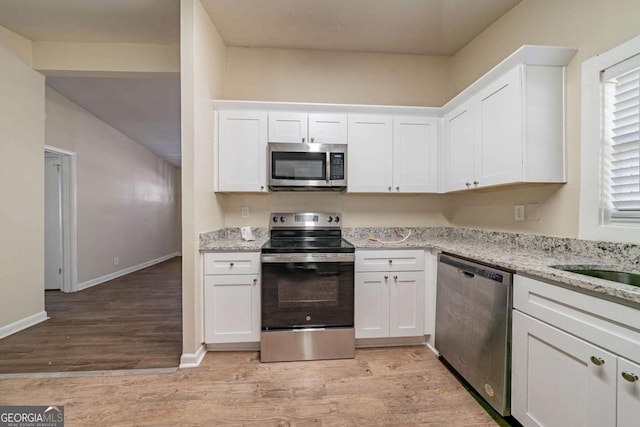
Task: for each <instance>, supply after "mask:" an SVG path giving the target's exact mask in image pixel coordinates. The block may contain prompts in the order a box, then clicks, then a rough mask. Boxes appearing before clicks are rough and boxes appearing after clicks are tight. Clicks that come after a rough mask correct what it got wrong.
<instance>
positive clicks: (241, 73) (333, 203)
mask: <svg viewBox="0 0 640 427" xmlns="http://www.w3.org/2000/svg"><path fill="white" fill-rule="evenodd" d="M227 52H228V62H227V72H226V77H225V86H224V96H225V98H226V99H246V100H259V101H292V102H326V103H344V104H381V105H423V106H424V105H427V106H441V105H443V104H444V103H445V102H446V101H448V100H449V99H450V98H451V97H452V92H451V85H450V77H449V74H450V61H451V60H450V58H449V57H443V56H425V55H394V54H375V53H352V52H327V51H312V50H298V49H263V48H235V47H233V48H232V47H230V48H228V49H227ZM223 206H224V213H225V225H226V226H242V225H252V226H266V225H267V224H268V217H269V213H270V212H274V211H278V210H284V211H300V210H320V211H338V212H343V213H344V221H345V225H349V226H356V225H362V226H366V225H368V226H374V225H380V226H382V225H414V226H427V225H443V224H447V220H446V218H445V217H444V213H445V211H446V207H447V205H446V198H445V197H443V196H437V195H420V196H418V195H413V196H396V197H388V196H385V195H350V194H335V193H294V194H291V193H275V194H254V195H238V194H230V195H228V196H226V198H225V199H224V201H223ZM242 206H248V207H249V209H250V217H249V218H241V215H240V209H241V207H242Z"/></svg>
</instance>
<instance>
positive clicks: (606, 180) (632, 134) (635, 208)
mask: <svg viewBox="0 0 640 427" xmlns="http://www.w3.org/2000/svg"><path fill="white" fill-rule="evenodd" d="M603 88H604V93H603V101H604V112H603V113H604V115H603V131H604V135H603V142H604V145H603V149H604V153H603V154H604V156H603V159H604V161H603V162H602V165H603V174H602V177H603V186H602V187H603V188H602V192H603V194H602V196H603V197H602V201H603V214H604V215H603V216H604V219H605V221H606V222H636V221H640V55H636V56H634V57H632V58H629V59H628V60H626V61H623V62H622V63H619V64H616V65H615V66H613V67H611V68H609V69H607V70H605V71H604V72H603Z"/></svg>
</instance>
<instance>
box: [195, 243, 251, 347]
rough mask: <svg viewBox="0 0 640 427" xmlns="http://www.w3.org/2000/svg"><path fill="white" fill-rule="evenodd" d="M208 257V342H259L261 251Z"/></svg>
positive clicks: (212, 254) (206, 339)
mask: <svg viewBox="0 0 640 427" xmlns="http://www.w3.org/2000/svg"><path fill="white" fill-rule="evenodd" d="M204 257H205V276H204V335H205V343H207V344H218V343H241V342H259V341H260V254H259V253H246V252H245V253H241V252H237V253H207V254H205V255H204ZM236 269H237V270H236ZM236 271H237V272H238V273H239V274H238V273H236Z"/></svg>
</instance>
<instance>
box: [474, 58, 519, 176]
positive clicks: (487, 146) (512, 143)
mask: <svg viewBox="0 0 640 427" xmlns="http://www.w3.org/2000/svg"><path fill="white" fill-rule="evenodd" d="M520 70H521V68H520V67H517V68H515V69H513V70H512V71H510V72H509V73H508V74H507V75H505V76H504V77H503V78H502V79H500V80H498V81H497V82H495V83H494V84H491V85H489V86H487V87H486V88H485V89H484V90H483V91H481V92H480V93H479V95H478V99H477V101H476V102H477V113H478V115H477V119H476V125H477V126H478V128H477V130H476V135H477V141H476V145H477V150H475V153H474V157H475V165H476V168H475V180H476V181H478V184H474V186H475V185H478V186H480V187H488V186H492V185H499V184H503V183H508V182H518V181H521V180H523V177H522V162H523V158H522V146H523V140H522V137H523V135H522V106H523V99H522V90H521V78H520Z"/></svg>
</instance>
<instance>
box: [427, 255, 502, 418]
mask: <svg viewBox="0 0 640 427" xmlns="http://www.w3.org/2000/svg"><path fill="white" fill-rule="evenodd" d="M512 283H513V274H512V273H511V272H507V271H502V270H498V269H497V268H494V267H489V266H486V265H482V264H479V263H476V262H472V261H469V260H466V259H462V258H458V257H455V256H451V255H446V254H440V257H439V263H438V282H437V297H436V331H435V332H436V334H435V347H436V349H437V350H438V351H439V352H440V355H441V357H442V358H444V360H445V362H447V363H448V364H449V365H450V366H451V367H452V368H453V369H455V370H456V371H457V372H458V373H459V374H460V375H461V376H462V377H463V378H464V379H465V380H466V381H467V382H468V383H469V384H470V385H471V386H472V387H473V388H474V389H475V390H476V392H477V393H478V394H479V395H480V396H482V398H484V399H485V400H486V401H487V402H488V403H489V404H490V405H491V406H492V407H493V408H494V409H495V410H496V411H497V412H499V413H500V414H501V415H503V416H506V415H510V409H511V408H510V388H511V385H510V377H511V308H512V302H511V298H512V291H511V285H512Z"/></svg>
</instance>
